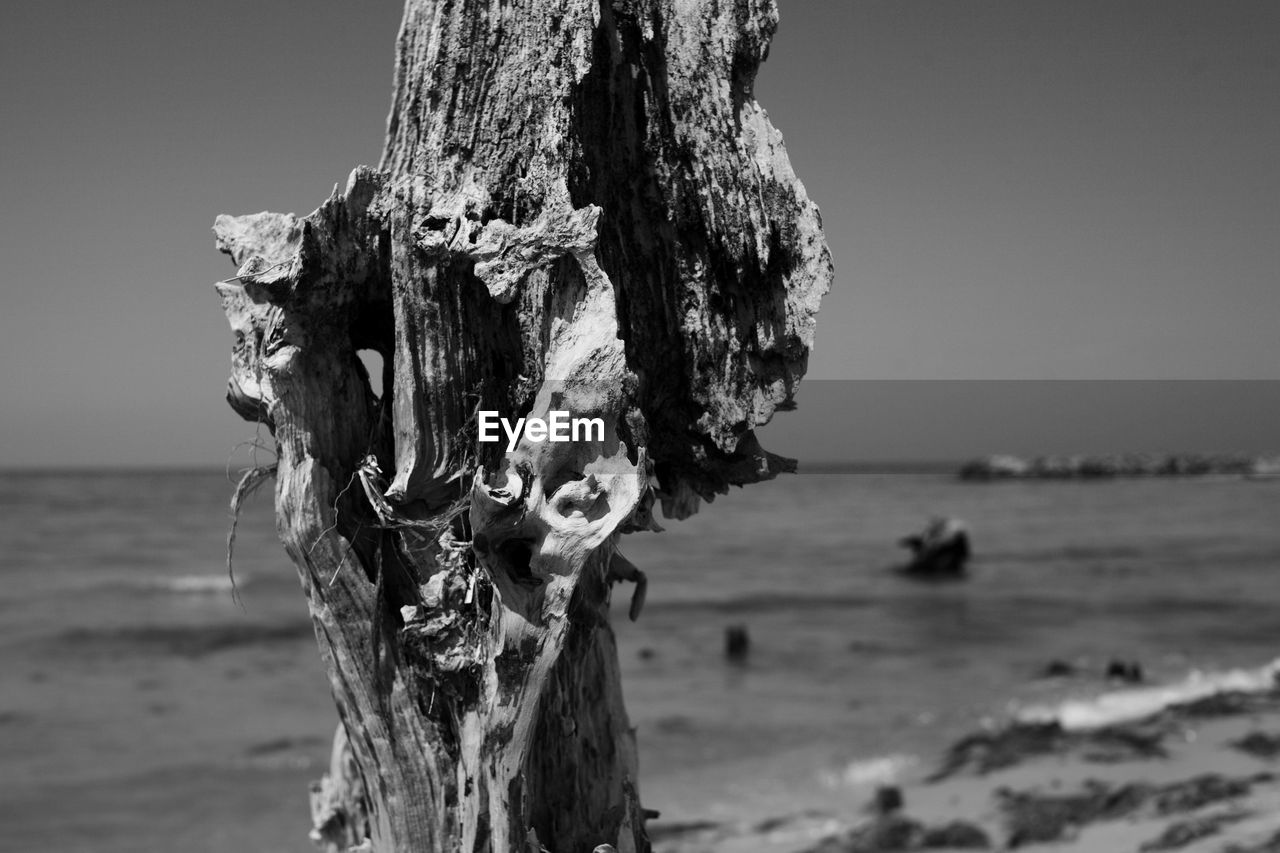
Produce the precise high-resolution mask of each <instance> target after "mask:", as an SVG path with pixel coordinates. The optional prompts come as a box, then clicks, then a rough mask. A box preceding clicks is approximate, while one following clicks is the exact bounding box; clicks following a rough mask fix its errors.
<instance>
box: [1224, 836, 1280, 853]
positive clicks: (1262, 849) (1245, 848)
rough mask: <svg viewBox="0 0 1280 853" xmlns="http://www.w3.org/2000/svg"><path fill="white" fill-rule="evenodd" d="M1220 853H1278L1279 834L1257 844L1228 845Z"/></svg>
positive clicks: (1279, 847)
mask: <svg viewBox="0 0 1280 853" xmlns="http://www.w3.org/2000/svg"><path fill="white" fill-rule="evenodd" d="M1222 853H1280V832H1277V833H1275V834H1274V835H1272V836H1271V837H1270V838H1267V839H1266V840H1264V841H1259V842H1258V843H1257V844H1229V845H1227V846H1226V847H1224V848H1223V849H1222Z"/></svg>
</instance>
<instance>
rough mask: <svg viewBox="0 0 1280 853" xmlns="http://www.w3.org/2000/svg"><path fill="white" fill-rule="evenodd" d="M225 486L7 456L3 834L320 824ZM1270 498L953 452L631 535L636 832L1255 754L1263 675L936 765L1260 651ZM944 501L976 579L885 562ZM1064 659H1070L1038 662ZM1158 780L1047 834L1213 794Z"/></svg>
mask: <svg viewBox="0 0 1280 853" xmlns="http://www.w3.org/2000/svg"><path fill="white" fill-rule="evenodd" d="M230 490H231V486H230V485H229V484H228V482H227V480H226V477H225V476H224V475H223V474H222V473H220V472H185V473H184V472H167V473H155V472H151V473H145V472H134V473H90V474H84V473H81V474H74V473H56V474H21V475H12V474H10V475H4V476H3V478H0V504H3V506H4V507H5V509H6V513H5V515H4V518H3V521H2V522H0V524H2V525H3V529H2V530H0V532H2V534H3V540H4V543H5V548H4V549H3V554H0V570H3V572H4V576H5V577H6V579H7V583H6V584H5V586H4V589H3V592H0V662H2V663H3V671H4V673H5V677H4V680H3V682H0V760H2V761H3V763H4V766H5V767H6V768H7V769H8V771H9V772H8V773H6V774H4V778H3V780H0V824H3V825H4V826H5V827H6V833H5V838H4V840H3V841H0V845H11V848H10V849H31V848H32V847H41V848H43V849H56V850H71V851H75V850H94V851H102V850H107V851H114V850H121V851H123V850H135V851H162V850H172V849H183V850H192V851H214V850H230V849H235V850H249V851H254V850H262V851H267V850H271V851H288V850H296V851H305V850H309V849H311V847H310V844H309V842H308V841H307V838H306V832H307V829H308V828H309V823H310V821H309V814H308V810H307V785H308V783H309V782H310V781H311V780H313V779H315V778H318V777H319V776H320V774H321V773H322V772H323V770H324V767H325V765H326V763H327V760H328V749H329V743H330V739H331V737H332V733H333V729H334V727H335V725H336V722H337V720H336V715H335V713H334V710H333V706H332V702H331V700H330V698H329V695H328V687H327V684H326V683H325V679H324V676H323V672H322V669H321V666H320V662H319V660H318V656H317V654H316V650H315V645H314V639H313V638H312V636H311V628H310V624H309V621H308V619H307V615H306V606H305V602H304V601H303V599H302V596H301V594H300V592H299V589H298V584H297V579H296V577H295V575H294V571H293V568H292V566H291V565H290V564H289V562H288V560H287V559H286V557H285V556H284V554H283V552H282V550H281V549H280V547H279V546H278V544H276V542H275V541H274V532H273V529H272V519H271V511H270V505H269V499H268V498H263V497H260V498H257V499H255V500H254V501H253V502H251V503H250V504H249V506H248V507H247V508H246V512H245V516H244V519H243V521H242V525H241V529H240V532H239V536H238V540H237V561H236V588H237V591H238V597H239V602H237V601H236V600H235V599H234V598H233V595H232V588H231V583H230V581H229V579H228V578H227V575H226V569H225V566H224V564H223V561H224V546H225V537H226V523H227V520H228V517H227V511H226V501H227V499H228V497H229V495H230ZM1277 507H1280V484H1278V483H1276V482H1274V481H1246V480H1242V479H1238V478H1222V479H1209V480H1197V481H1180V480H1160V481H1152V480H1143V481H1106V482H1088V483H1079V482H1026V483H1023V482H1017V483H991V484H967V483H960V482H957V481H956V480H955V479H954V477H953V476H952V474H951V472H950V469H943V468H939V469H936V470H922V471H917V472H916V473H888V472H884V471H878V472H868V471H865V470H854V469H848V468H845V469H815V470H809V471H804V472H802V473H801V474H799V475H797V476H793V477H787V478H782V479H780V480H778V481H776V482H773V483H769V484H763V485H760V486H756V487H754V488H752V489H749V490H742V491H735V492H734V493H732V494H729V495H726V496H724V497H723V498H720V499H718V500H717V501H716V502H715V503H713V504H712V505H710V506H708V507H704V509H703V511H702V513H701V514H700V515H699V516H696V517H695V518H693V519H691V520H689V521H687V522H666V521H664V522H663V525H664V526H665V527H666V528H667V530H666V532H664V533H662V534H637V535H633V536H630V537H627V538H626V539H624V541H623V542H622V546H621V547H622V550H623V552H624V553H625V554H626V555H627V556H628V557H629V558H630V559H631V560H632V561H633V562H635V563H636V564H637V565H638V566H641V567H642V568H643V569H644V571H645V572H646V573H647V574H648V576H649V594H648V602H647V604H646V607H645V610H644V612H643V614H642V615H641V617H640V619H639V620H638V621H637V622H635V623H631V622H629V621H628V620H627V618H626V607H627V596H628V595H629V590H628V589H627V588H626V587H619V588H617V592H616V593H615V602H614V607H613V612H614V625H615V630H616V631H617V635H618V643H619V654H620V660H621V664H622V669H623V685H624V691H625V694H626V698H627V705H628V710H629V713H630V716H631V720H632V724H633V725H635V726H636V728H637V738H638V742H639V744H640V761H641V779H640V789H641V793H642V799H643V801H644V804H645V806H646V807H647V808H651V809H654V810H656V811H658V812H660V817H659V818H657V819H656V820H654V821H653V822H652V823H651V825H650V829H651V831H652V833H653V836H654V839H655V847H656V848H657V849H659V850H673V851H674V850H694V849H698V850H702V849H706V850H779V851H782V850H793V851H800V850H805V849H811V848H814V847H815V846H816V845H818V844H820V843H822V840H823V839H824V838H827V837H829V836H839V835H840V834H841V833H848V832H850V831H854V830H855V829H856V828H857V827H859V826H864V825H865V824H866V823H867V821H873V822H874V821H875V820H876V818H875V817H874V815H872V814H871V813H870V812H868V811H867V808H868V804H869V803H870V802H871V801H872V800H873V799H874V797H875V793H876V790H877V789H878V788H881V787H883V786H897V787H899V788H900V789H901V791H902V793H903V798H904V801H905V803H904V807H903V809H902V810H901V815H902V816H905V817H908V818H910V819H911V820H915V821H920V822H921V823H922V824H924V825H927V826H934V825H942V824H945V823H946V822H948V821H953V820H963V821H967V822H969V823H972V824H974V825H976V826H978V827H979V828H981V829H982V830H983V832H985V833H986V835H987V836H988V838H989V839H990V841H991V842H992V844H993V845H996V846H1000V845H1005V844H1007V843H1008V841H1009V836H1010V833H1011V832H1012V830H1011V829H1010V826H1009V820H1010V819H1009V817H1008V815H1007V813H1006V810H1004V808H1003V806H1002V805H1001V803H1002V802H1003V801H1002V800H1001V799H1000V798H999V797H997V795H996V791H997V790H998V789H999V788H1001V787H1007V788H1009V789H1010V790H1012V791H1015V792H1032V791H1036V790H1040V791H1042V792H1046V793H1050V794H1059V793H1061V794H1064V795H1065V794H1070V793H1073V792H1076V791H1077V790H1078V789H1081V788H1083V786H1084V784H1085V782H1086V781H1088V780H1091V779H1092V780H1097V781H1099V782H1103V783H1106V784H1109V785H1123V784H1124V783H1126V782H1138V781H1141V782H1143V783H1144V784H1147V785H1159V784H1173V783H1176V782H1180V781H1183V780H1185V779H1189V778H1193V777H1195V776H1197V775H1199V774H1202V773H1208V772H1214V773H1219V774H1220V775H1221V776H1222V777H1223V778H1224V779H1233V780H1234V779H1248V778H1251V777H1252V776H1254V775H1257V774H1260V773H1268V772H1270V770H1268V768H1269V767H1270V766H1271V764H1270V759H1268V758H1265V757H1259V756H1258V755H1256V754H1252V753H1249V752H1247V751H1244V750H1241V749H1238V748H1236V747H1234V746H1231V745H1230V744H1231V743H1232V742H1234V741H1238V740H1241V739H1243V738H1245V737H1247V736H1248V735H1250V734H1255V733H1258V734H1262V735H1274V734H1277V733H1280V719H1277V717H1276V712H1275V710H1274V708H1273V707H1271V706H1270V705H1268V704H1266V703H1265V702H1264V703H1260V704H1256V705H1253V706H1251V707H1250V708H1249V710H1248V712H1247V713H1243V712H1242V713H1233V714H1225V715H1219V716H1215V717H1212V718H1197V720H1196V721H1195V723H1194V725H1182V724H1179V726H1178V727H1175V728H1176V729H1177V730H1176V731H1173V732H1169V733H1165V734H1164V735H1162V743H1163V745H1164V749H1165V752H1166V754H1165V755H1164V756H1162V757H1158V758H1157V757H1152V756H1145V757H1134V756H1126V757H1125V758H1124V759H1123V760H1115V761H1109V762H1107V761H1096V760H1093V758H1091V757H1090V755H1089V751H1088V750H1083V751H1081V750H1080V749H1077V748H1076V747H1071V748H1066V747H1063V748H1062V749H1059V748H1058V746H1055V747H1054V748H1053V749H1047V750H1046V751H1044V752H1043V753H1042V754H1039V755H1037V756H1034V757H1031V758H1028V759H1027V760H1022V761H1020V762H1018V763H1017V764H1015V765H1014V766H1010V767H1005V768H1000V769H998V770H992V771H988V772H985V773H978V772H974V771H973V770H972V768H968V769H965V770H963V771H957V772H956V773H954V774H952V775H951V776H949V777H947V778H945V779H940V780H937V781H932V782H930V781H927V777H929V776H930V775H932V774H933V773H934V772H935V771H936V770H937V768H938V767H939V766H940V765H941V764H942V763H943V761H944V759H945V757H946V756H947V755H949V754H951V752H952V750H953V747H954V746H955V745H956V744H957V743H961V742H963V741H964V739H965V738H967V737H970V736H971V735H973V734H974V733H976V732H993V731H1000V730H1001V729H1002V727H1007V726H1009V725H1011V724H1014V723H1015V722H1016V721H1017V720H1019V719H1023V718H1024V717H1025V716H1026V715H1027V714H1030V713H1034V712H1036V711H1037V709H1040V710H1041V711H1043V709H1055V708H1056V709H1061V708H1070V707H1075V708H1082V707H1090V704H1091V703H1094V704H1096V703H1098V702H1099V697H1103V696H1109V695H1113V694H1116V693H1117V692H1122V691H1125V690H1132V689H1137V688H1144V687H1151V686H1153V685H1182V684H1185V683H1186V679H1187V678H1188V676H1189V674H1190V673H1193V672H1200V673H1202V674H1203V677H1205V678H1213V677H1216V676H1214V674H1215V673H1217V674H1221V673H1227V672H1231V671H1233V670H1237V669H1239V670H1244V671H1254V672H1256V671H1258V668H1259V667H1261V666H1264V665H1266V664H1267V662H1268V661H1271V660H1272V659H1273V658H1274V657H1275V656H1276V653H1277V651H1278V650H1280V648H1278V646H1277V643H1276V639H1275V638H1276V637H1277V636H1278V635H1280V631H1278V630H1277V629H1280V617H1278V616H1277V615H1276V611H1275V608H1274V605H1273V604H1272V601H1271V600H1272V598H1273V590H1274V589H1275V587H1276V583H1277V581H1276V569H1277V568H1278V567H1280V531H1277V530H1276V528H1275V525H1274V519H1275V518H1276V517H1277V515H1276V509H1277ZM933 515H950V516H955V517H959V518H962V519H964V520H965V521H966V522H967V523H968V524H969V526H970V529H971V530H972V531H973V536H974V547H975V560H974V563H973V566H972V571H971V576H970V578H969V579H968V580H966V581H964V582H959V583H950V584H921V583H913V582H910V581H907V580H905V579H903V578H902V577H900V576H898V575H897V574H895V573H894V572H893V571H892V569H893V567H894V566H895V565H897V564H898V563H900V562H901V561H903V560H904V559H905V556H906V555H905V552H903V551H901V549H899V548H898V547H897V546H896V544H895V543H896V540H897V539H898V538H899V537H900V536H902V535H905V534H907V533H910V532H913V531H914V530H916V529H918V528H919V527H920V525H921V524H922V523H923V522H924V521H926V520H927V519H928V518H929V517H930V516H933ZM732 626H739V627H742V628H745V629H746V631H747V632H748V633H749V636H750V653H749V655H748V656H747V657H746V659H745V660H744V661H742V662H739V663H732V662H729V661H726V659H725V656H724V653H723V651H724V637H725V631H726V630H727V629H728V628H729V627H732ZM1117 659H1119V660H1124V661H1136V662H1140V663H1141V666H1142V670H1143V682H1142V684H1137V685H1134V684H1123V683H1118V682H1117V680H1116V679H1111V680H1108V679H1107V677H1106V670H1107V669H1108V666H1109V664H1110V663H1111V662H1112V661H1113V660H1117ZM1053 662H1059V663H1061V664H1064V665H1065V669H1066V670H1068V671H1069V672H1068V673H1067V674H1057V675H1048V674H1046V673H1047V671H1048V668H1049V667H1050V665H1051V664H1052V663H1053ZM1071 702H1075V703H1078V704H1076V705H1070V704H1064V703H1071ZM1079 703H1082V704H1079ZM1164 704H1166V705H1167V704H1176V702H1172V701H1170V702H1166V703H1164ZM1104 705H1105V702H1104ZM1153 713H1154V712H1153ZM1140 722H1141V721H1135V720H1129V721H1126V722H1125V723H1124V725H1125V726H1130V727H1131V726H1137V725H1139V723H1140ZM1189 732H1193V733H1194V738H1190V737H1188V736H1187V735H1188V733H1189ZM1254 740H1255V742H1257V743H1261V742H1262V741H1261V740H1259V739H1257V738H1255V739H1254ZM1094 757H1096V756H1094ZM1233 790H1234V789H1233ZM1276 793H1277V792H1276V789H1275V788H1274V785H1273V783H1271V782H1269V781H1257V780H1255V781H1253V782H1250V783H1249V790H1248V792H1247V793H1240V794H1237V795H1232V796H1229V797H1225V798H1224V799H1223V800H1221V801H1220V802H1214V803H1209V804H1207V805H1206V806H1205V808H1204V810H1203V811H1204V813H1205V814H1208V815H1210V816H1214V815H1216V814H1217V811H1216V810H1222V809H1229V810H1232V813H1233V816H1234V815H1235V813H1236V812H1240V813H1243V812H1249V813H1250V816H1248V817H1243V818H1241V819H1238V820H1236V819H1231V820H1225V819H1224V821H1223V822H1222V824H1221V826H1220V828H1219V830H1218V831H1217V832H1216V833H1215V834H1214V835H1212V836H1207V837H1206V838H1204V839H1201V840H1199V841H1196V842H1194V844H1197V845H1200V846H1187V847H1185V848H1177V849H1188V850H1214V851H1217V850H1221V849H1223V847H1224V845H1225V844H1226V843H1227V842H1228V841H1233V840H1234V841H1236V842H1238V843H1241V844H1244V843H1254V842H1255V841H1257V840H1258V839H1259V838H1261V837H1262V836H1264V835H1265V834H1266V832H1267V831H1268V827H1269V826H1270V824H1268V823H1267V818H1266V815H1265V814H1264V812H1265V811H1266V809H1265V808H1264V807H1263V805H1264V804H1265V802H1266V801H1267V799H1268V798H1270V799H1271V801H1272V802H1280V800H1277V799H1276ZM1153 797H1155V798H1157V799H1158V797H1157V795H1155V794H1151V795H1150V796H1149V797H1148V799H1147V800H1145V801H1144V802H1143V803H1142V804H1141V805H1139V806H1137V807H1135V808H1134V809H1133V810H1132V811H1128V812H1124V813H1123V814H1119V815H1118V816H1115V817H1111V816H1107V817H1104V818H1101V819H1097V820H1091V821H1089V822H1087V823H1086V824H1084V825H1083V826H1081V827H1079V829H1078V830H1076V829H1072V830H1070V832H1069V833H1068V834H1069V835H1070V838H1068V839H1067V840H1065V841H1064V840H1059V841H1057V842H1054V843H1056V844H1057V845H1058V847H1056V848H1052V849H1081V850H1116V851H1122V850H1137V849H1139V848H1140V846H1141V845H1142V844H1145V843H1148V842H1149V841H1150V840H1151V839H1153V838H1154V837H1155V836H1156V835H1158V834H1159V833H1160V832H1163V830H1164V827H1165V826H1166V825H1167V824H1169V823H1170V822H1171V821H1175V819H1176V820H1183V819H1190V818H1192V817H1198V816H1202V815H1201V810H1191V811H1184V812H1178V813H1177V814H1169V815H1157V814H1154V813H1153V812H1152V810H1153V809H1155V808H1156V806H1153V805H1152V804H1151V803H1152V802H1154V800H1153V799H1152V798H1153ZM1108 814H1109V813H1108ZM1063 838H1066V835H1064V836H1063ZM1036 843H1040V842H1036ZM1064 844H1066V845H1068V846H1063V845H1064ZM1070 845H1076V847H1074V848H1073V847H1071V846H1070ZM1081 845H1083V846H1081ZM1214 845H1217V846H1214ZM1021 846H1025V847H1028V848H1029V849H1033V848H1034V845H1033V844H1031V843H1027V844H1023V845H1021ZM1170 849H1174V848H1170ZM1244 849H1250V848H1247V847H1246V848H1244ZM1260 849H1265V848H1260Z"/></svg>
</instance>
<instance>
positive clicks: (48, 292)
mask: <svg viewBox="0 0 1280 853" xmlns="http://www.w3.org/2000/svg"><path fill="white" fill-rule="evenodd" d="M779 7H780V11H781V16H782V21H781V25H780V28H779V32H778V34H777V37H776V38H775V40H774V44H773V48H772V51H771V54H770V58H769V61H768V62H767V63H766V64H765V65H764V67H763V68H762V69H761V72H760V75H759V77H758V80H757V87H756V94H757V97H758V99H759V100H760V102H761V103H762V104H763V105H764V106H765V108H766V109H767V110H768V112H769V114H770V116H771V117H772V119H773V121H774V123H775V124H776V125H777V126H778V127H779V128H781V130H782V131H783V133H784V135H785V138H786V141H787V147H788V150H789V152H790V155H791V159H792V163H793V166H794V167H795V170H796V172H797V174H799V175H800V177H801V179H802V180H803V181H804V182H805V184H806V186H807V187H808V190H809V193H810V195H811V196H812V197H813V198H814V199H815V201H816V202H817V203H818V204H819V206H820V207H821V209H822V212H823V221H824V224H825V228H826V234H827V238H828V241H829V243H830V245H831V250H832V253H833V256H834V259H835V264H836V281H835V285H834V286H833V289H832V292H831V294H830V295H829V296H828V297H827V299H826V300H825V301H824V304H823V308H822V312H821V315H820V317H819V324H818V336H817V346H816V349H815V352H814V354H813V357H812V360H811V363H810V376H811V377H812V379H813V380H816V381H811V382H810V383H809V384H807V385H805V386H803V387H802V390H801V393H800V398H799V402H800V410H799V411H798V412H795V413H789V414H786V415H783V416H779V418H778V419H777V420H776V421H775V424H771V425H770V426H769V427H767V428H766V429H765V431H764V434H763V435H764V437H765V443H766V445H768V446H771V447H774V448H776V449H778V450H780V451H782V452H790V453H792V454H793V455H801V456H804V457H806V458H815V457H816V458H822V459H836V458H846V459H876V458H881V459H883V458H898V459H901V458H906V457H914V458H920V457H936V458H954V457H956V456H964V455H970V454H973V453H984V452H994V451H997V450H1003V449H1011V450H1019V451H1021V452H1036V451H1038V450H1043V451H1045V452H1068V451H1070V450H1073V449H1080V450H1085V451H1089V452H1094V451H1095V450H1096V451H1101V450H1104V449H1123V450H1160V449H1169V450H1174V449H1197V450H1212V449H1222V450H1231V449H1245V450H1263V449H1268V448H1272V449H1280V391H1278V390H1277V386H1278V385H1280V383H1277V382H1275V381H1274V380H1277V379H1280V335H1278V334H1277V323H1276V321H1277V319H1280V286H1277V285H1278V284H1280V282H1278V281H1277V277H1278V276H1280V273H1278V272H1277V271H1278V270H1280V4H1277V3H1275V2H1273V0H1230V2H1220V0H1195V2H1190V1H1189V0H1141V2H1139V0H1070V2H1066V0H1057V2H1052V3H1049V2H1040V0H779ZM400 11H401V7H400V5H399V4H398V3H396V2H389V0H371V2H366V3H361V4H352V3H338V2H331V0H309V2H306V3H301V2H293V3H286V2H277V0H253V2H248V1H247V0H221V2H219V3H216V4H207V3H203V4H198V3H174V2H159V0H126V2H122V3H115V4H105V3H91V2H87V0H81V2H66V0H44V2H41V3H33V4H7V5H6V8H5V10H4V11H3V12H2V13H0V80H3V83H4V85H3V86H0V186H3V188H4V193H5V198H4V200H3V202H2V203H0V401H3V402H0V467H48V466H55V465H70V466H136V465H145V466H153V465H155V466H167V465H182V466H208V465H222V464H225V463H226V461H227V459H228V457H229V456H230V455H231V454H232V451H233V448H234V447H235V445H236V444H237V443H238V442H241V441H245V440H249V439H251V438H253V436H254V430H253V428H252V426H251V425H247V424H244V423H243V422H241V421H240V420H239V419H238V418H236V416H235V415H233V414H232V413H231V411H230V410H229V409H228V408H227V406H226V404H225V403H224V402H223V392H224V388H225V383H226V377H227V371H228V365H229V352H230V344H231V335H230V332H229V330H228V329H227V327H226V323H225V320H224V318H223V316H222V313H221V311H220V309H219V306H218V302H217V299H216V298H215V296H214V292H213V288H212V282H213V281H215V280H217V279H221V278H225V277H227V276H229V275H231V274H232V273H233V272H234V270H233V269H232V267H231V264H230V261H228V260H227V259H226V258H224V257H223V256H221V255H219V254H218V253H217V252H216V251H215V250H214V248H213V240H212V237H211V234H210V231H209V228H210V226H211V224H212V222H213V218H214V216H216V215H217V214H219V213H248V212H254V211H258V210H264V209H271V210H280V211H294V212H297V213H299V214H303V213H306V212H309V211H311V210H312V209H314V208H315V207H316V206H317V205H318V204H319V203H320V202H321V201H322V200H323V199H324V198H325V197H326V196H327V195H328V194H329V192H330V190H331V189H332V187H333V185H334V184H335V183H339V182H342V181H344V180H345V178H346V175H347V174H348V172H349V171H350V169H351V168H352V167H353V166H355V165H357V164H361V163H369V164H376V161H377V159H378V156H379V153H380V150H381V141H382V134H383V130H384V127H385V120H386V113H387V109H388V107H389V105H390V95H391V76H392V75H391V70H392V62H393V51H394V41H395V36H396V31H397V28H398V25H399V17H400ZM907 380H911V381H907ZM921 380H926V381H921ZM938 380H945V381H938ZM974 380H987V381H986V382H974ZM990 380H1006V381H1004V382H993V381H990ZM1007 380H1021V381H1017V382H1009V381H1007ZM1063 380H1071V381H1063ZM1114 380H1147V381H1131V382H1125V383H1115V382H1114ZM1155 380H1163V381H1155ZM1173 380H1183V381H1173ZM1185 380H1202V381H1185ZM1204 380H1217V381H1204ZM1223 380H1237V381H1234V382H1228V381H1223ZM1243 380H1254V381H1253V382H1245V381H1243ZM1272 436H1276V439H1272ZM238 458H239V459H240V461H243V451H242V455H241V457H238Z"/></svg>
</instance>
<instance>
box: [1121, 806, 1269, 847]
mask: <svg viewBox="0 0 1280 853" xmlns="http://www.w3.org/2000/svg"><path fill="white" fill-rule="evenodd" d="M1248 816H1249V813H1248V812H1222V813H1220V814H1212V815H1204V816H1203V817H1193V818H1189V819H1188V820H1180V821H1178V822H1177V823H1171V824H1169V825H1168V826H1167V827H1165V830H1164V832H1162V833H1160V834H1159V835H1158V836H1156V837H1155V838H1153V839H1151V840H1150V841H1148V842H1146V843H1144V844H1143V845H1142V846H1141V847H1139V848H1138V850H1139V851H1140V853H1157V851H1163V850H1180V849H1182V848H1183V847H1186V846H1187V845H1188V844H1191V843H1193V842H1196V841H1199V840H1200V839H1202V838H1208V837H1209V836H1211V835H1217V834H1218V833H1219V832H1221V831H1222V828H1223V827H1224V826H1226V825H1227V824H1231V823H1235V822H1236V821H1240V820H1244V819H1245V818H1247V817H1248Z"/></svg>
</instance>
